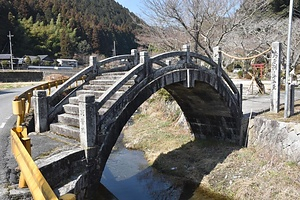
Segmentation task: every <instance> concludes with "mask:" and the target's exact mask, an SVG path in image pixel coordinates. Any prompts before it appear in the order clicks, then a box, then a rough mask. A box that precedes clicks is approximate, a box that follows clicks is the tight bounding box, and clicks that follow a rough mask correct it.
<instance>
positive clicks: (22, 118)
mask: <svg viewBox="0 0 300 200" xmlns="http://www.w3.org/2000/svg"><path fill="white" fill-rule="evenodd" d="M25 102H26V100H25V98H22V99H21V106H22V113H21V124H22V123H23V122H24V118H25Z"/></svg>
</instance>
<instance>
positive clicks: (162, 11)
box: [141, 0, 267, 57]
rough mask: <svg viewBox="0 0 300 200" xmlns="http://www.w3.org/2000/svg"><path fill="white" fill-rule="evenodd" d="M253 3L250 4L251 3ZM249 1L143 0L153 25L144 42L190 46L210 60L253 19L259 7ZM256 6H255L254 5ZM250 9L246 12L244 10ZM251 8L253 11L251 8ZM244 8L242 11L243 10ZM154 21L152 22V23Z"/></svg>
mask: <svg viewBox="0 0 300 200" xmlns="http://www.w3.org/2000/svg"><path fill="white" fill-rule="evenodd" d="M250 2H251V3H250ZM260 2H261V4H256V3H255V1H253V0H252V1H250V0H144V1H143V3H144V5H145V7H146V8H147V9H145V11H146V12H145V15H147V16H148V19H149V20H148V21H149V23H150V26H148V27H147V31H146V32H145V33H147V34H146V35H145V34H144V35H142V36H141V39H145V38H151V40H152V41H155V44H154V42H152V44H153V45H158V46H160V48H167V49H172V48H173V49H176V47H178V46H179V45H180V44H183V43H190V44H191V46H192V48H193V50H194V51H195V52H201V53H204V54H206V55H207V56H208V57H211V55H212V52H213V47H214V46H218V45H220V44H222V42H223V40H224V37H225V36H226V35H227V34H229V33H230V32H232V31H233V30H234V29H235V28H236V27H238V26H239V25H240V24H242V23H243V22H244V21H245V20H246V19H247V18H248V17H249V16H251V15H252V14H253V13H254V12H255V10H256V9H258V8H257V7H262V6H265V5H266V4H267V3H264V2H267V1H261V0H260ZM253 5H255V6H253ZM246 6H247V7H248V8H247V9H244V7H246ZM249 8H251V9H249ZM241 9H243V11H242V12H240V10H241ZM150 19H151V20H150Z"/></svg>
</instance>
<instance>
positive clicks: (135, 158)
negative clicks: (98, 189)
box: [101, 148, 181, 200]
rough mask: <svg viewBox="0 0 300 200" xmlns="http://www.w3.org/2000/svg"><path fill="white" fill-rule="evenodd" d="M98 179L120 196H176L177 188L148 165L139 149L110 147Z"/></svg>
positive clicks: (132, 197) (165, 197)
mask: <svg viewBox="0 0 300 200" xmlns="http://www.w3.org/2000/svg"><path fill="white" fill-rule="evenodd" d="M101 183H102V184H103V185H104V186H105V187H106V188H107V189H108V190H109V191H110V192H111V193H113V195H114V196H115V197H116V198H118V199H120V200H122V199H131V200H134V199H143V200H148V199H149V200H151V199H178V197H179V196H180V194H181V189H180V188H177V187H174V186H173V184H172V183H171V182H170V181H168V180H167V178H166V177H165V176H163V175H162V174H159V173H157V172H156V171H155V170H154V169H153V168H151V167H149V165H148V163H147V161H146V160H145V159H144V154H143V152H140V151H131V150H127V149H125V148H121V149H120V150H117V151H114V152H113V153H112V154H111V156H110V157H109V160H108V162H107V164H106V167H105V169H104V172H103V176H102V179H101Z"/></svg>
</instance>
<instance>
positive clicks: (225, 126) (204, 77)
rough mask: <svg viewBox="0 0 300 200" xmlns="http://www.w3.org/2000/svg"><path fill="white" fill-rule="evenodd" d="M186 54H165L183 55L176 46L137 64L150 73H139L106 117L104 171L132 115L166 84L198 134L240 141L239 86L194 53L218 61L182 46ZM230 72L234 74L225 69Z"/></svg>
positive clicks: (101, 156) (101, 154) (100, 159)
mask: <svg viewBox="0 0 300 200" xmlns="http://www.w3.org/2000/svg"><path fill="white" fill-rule="evenodd" d="M180 55H181V56H183V57H182V62H181V61H179V62H178V63H176V64H174V65H172V64H171V65H168V64H165V63H164V62H162V61H161V60H162V59H165V58H168V57H172V56H178V53H176V52H175V53H174V52H172V53H167V54H162V55H158V56H156V57H153V58H151V59H150V60H148V61H147V60H146V61H145V62H144V63H143V64H140V66H139V65H138V66H136V68H140V69H141V70H137V71H139V73H140V72H143V73H146V76H143V78H142V79H141V78H140V77H139V76H138V77H137V78H136V84H135V85H134V86H133V87H132V88H130V89H129V90H128V91H127V92H126V93H125V94H124V95H123V96H122V97H121V98H120V99H119V100H118V101H117V102H116V103H115V104H114V105H113V106H112V107H111V108H110V109H109V110H108V111H107V112H106V113H105V114H104V116H102V117H101V118H102V119H101V120H100V123H99V127H100V130H99V132H100V135H99V138H102V139H99V141H101V148H100V150H99V152H98V157H97V160H98V162H99V164H100V167H101V169H102V170H100V171H103V169H104V166H105V163H106V161H107V159H108V157H109V155H110V153H111V150H112V148H113V146H114V145H115V143H116V141H117V139H118V137H119V135H120V133H121V131H122V129H123V127H124V126H125V124H126V123H127V121H128V120H129V119H130V117H131V116H132V115H133V114H134V112H135V111H136V110H137V109H138V107H139V106H140V105H141V104H142V103H144V102H145V101H146V100H147V99H148V98H149V97H150V96H151V95H152V94H154V93H156V92H157V91H158V90H159V89H161V88H165V89H166V90H167V91H168V92H169V93H170V94H171V95H172V96H173V98H174V99H175V101H176V102H177V103H178V105H179V106H180V108H181V110H182V111H183V113H184V115H185V117H186V119H187V121H188V123H189V124H190V127H191V131H192V132H193V134H194V135H195V137H196V138H219V139H222V140H229V141H232V142H235V143H237V142H238V141H239V139H240V138H239V134H240V120H241V116H242V112H241V105H240V101H239V97H238V95H237V94H238V93H237V89H236V88H232V86H231V87H230V86H229V85H230V83H229V84H228V82H226V81H224V77H222V74H221V75H219V74H218V73H216V71H217V70H211V69H208V68H206V67H203V66H200V65H199V64H195V63H194V62H191V61H190V56H191V57H192V56H193V57H197V58H199V59H201V60H203V61H205V62H206V63H208V64H209V65H210V66H211V67H212V68H214V69H215V68H216V67H218V64H216V63H215V62H213V61H212V60H211V59H209V58H207V57H205V56H203V55H199V54H195V53H190V52H189V54H187V52H184V53H183V54H182V52H181V53H180ZM153 63H155V64H156V65H158V68H157V69H154V67H153ZM132 70H134V69H132ZM219 70H221V69H219ZM129 73H130V72H129ZM129 73H128V74H129ZM223 75H224V74H223ZM225 78H228V77H226V75H225ZM104 99H105V98H104ZM102 100H103V98H102Z"/></svg>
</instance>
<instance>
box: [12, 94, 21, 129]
mask: <svg viewBox="0 0 300 200" xmlns="http://www.w3.org/2000/svg"><path fill="white" fill-rule="evenodd" d="M18 98H19V97H15V100H13V102H12V107H13V114H14V115H17V126H20V125H21V123H22V102H21V101H20V100H18Z"/></svg>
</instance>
